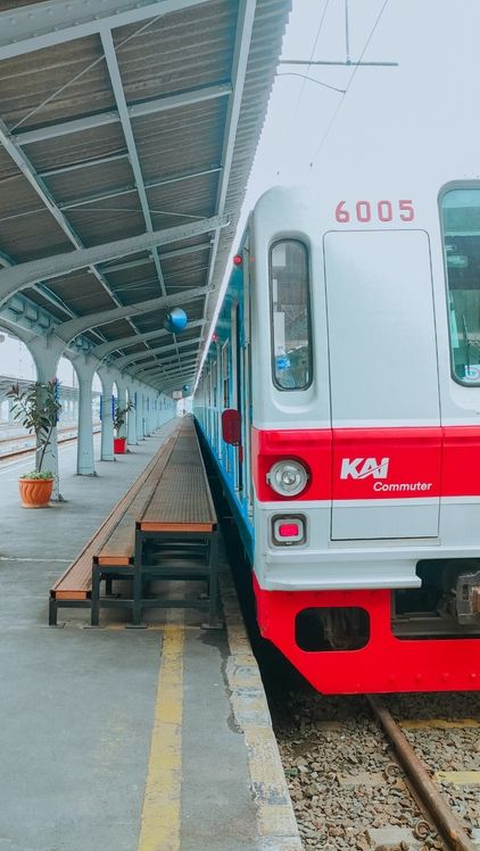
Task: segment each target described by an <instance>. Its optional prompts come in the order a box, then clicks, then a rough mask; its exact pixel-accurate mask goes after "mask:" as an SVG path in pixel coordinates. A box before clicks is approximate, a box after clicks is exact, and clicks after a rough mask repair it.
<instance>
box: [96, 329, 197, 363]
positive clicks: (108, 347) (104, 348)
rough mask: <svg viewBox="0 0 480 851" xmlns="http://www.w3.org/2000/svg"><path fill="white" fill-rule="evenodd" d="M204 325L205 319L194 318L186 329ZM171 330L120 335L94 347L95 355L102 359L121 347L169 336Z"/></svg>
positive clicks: (124, 347) (126, 347)
mask: <svg viewBox="0 0 480 851" xmlns="http://www.w3.org/2000/svg"><path fill="white" fill-rule="evenodd" d="M204 325H205V319H195V321H194V322H189V323H188V326H187V328H188V330H190V329H191V328H202V327H203V326H204ZM171 333H172V332H171V331H167V330H166V329H165V328H160V329H159V330H158V329H157V330H156V331H149V332H148V334H135V335H134V336H133V337H121V339H120V340H115V341H114V342H113V343H102V344H101V345H100V346H97V347H96V348H95V357H96V358H99V359H100V360H102V358H106V357H108V355H111V354H113V352H117V351H119V350H121V349H128V348H129V347H130V346H136V345H137V344H138V343H146V342H147V341H148V340H156V339H158V337H169V336H171Z"/></svg>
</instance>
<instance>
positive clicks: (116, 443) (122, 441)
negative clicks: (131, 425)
mask: <svg viewBox="0 0 480 851" xmlns="http://www.w3.org/2000/svg"><path fill="white" fill-rule="evenodd" d="M126 445H127V438H126V437H114V438H113V451H114V453H115V455H125V449H126Z"/></svg>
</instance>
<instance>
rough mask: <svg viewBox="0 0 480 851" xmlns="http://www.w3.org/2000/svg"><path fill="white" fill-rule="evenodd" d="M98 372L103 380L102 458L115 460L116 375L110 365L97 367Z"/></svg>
mask: <svg viewBox="0 0 480 851" xmlns="http://www.w3.org/2000/svg"><path fill="white" fill-rule="evenodd" d="M97 372H98V375H99V376H100V381H101V382H102V434H101V438H100V440H101V452H100V458H101V460H102V461H115V455H114V453H113V417H112V398H113V382H114V376H113V374H112V373H111V371H110V370H109V369H108V367H100V368H99V369H97Z"/></svg>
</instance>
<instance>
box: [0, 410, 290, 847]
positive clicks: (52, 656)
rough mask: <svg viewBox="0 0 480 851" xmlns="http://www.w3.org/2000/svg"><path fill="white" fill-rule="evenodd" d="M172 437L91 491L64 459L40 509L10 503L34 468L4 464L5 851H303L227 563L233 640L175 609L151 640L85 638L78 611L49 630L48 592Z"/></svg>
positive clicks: (0, 507) (163, 613) (114, 626)
mask: <svg viewBox="0 0 480 851" xmlns="http://www.w3.org/2000/svg"><path fill="white" fill-rule="evenodd" d="M167 432H168V426H167V427H164V428H163V430H161V431H160V432H159V433H158V434H157V435H155V436H153V437H150V438H147V439H146V440H144V441H142V442H141V443H140V444H139V446H136V447H132V452H131V453H130V454H129V455H126V456H123V457H122V456H120V457H119V458H118V460H117V461H116V462H114V463H113V462H98V465H97V471H98V476H97V477H95V478H90V477H85V478H84V477H78V476H75V475H74V470H75V452H76V447H75V445H68V446H66V447H63V448H61V449H60V470H61V492H62V494H63V496H64V497H65V499H66V500H67V501H66V502H65V503H63V504H59V505H58V506H56V507H52V508H49V509H47V510H41V511H28V510H25V509H22V508H21V507H20V504H19V498H18V495H17V476H18V474H19V472H24V471H25V470H27V469H29V467H30V466H31V460H29V459H22V460H21V461H20V462H15V463H10V464H1V465H0V530H1V536H0V683H1V685H0V753H1V759H0V789H1V801H2V803H1V807H0V851H98V849H102V851H246V849H252V851H256V849H258V851H266V849H269V851H298V849H300V848H301V845H300V842H299V840H298V833H297V830H296V824H295V821H294V818H293V812H292V809H291V804H290V801H289V798H288V794H287V791H286V786H285V782H284V779H283V773H282V770H281V766H280V762H279V758H278V752H277V750H276V745H275V742H274V738H273V733H272V731H271V727H270V719H269V714H268V710H267V707H266V701H265V695H264V693H263V688H262V684H261V680H260V676H259V673H258V668H257V666H256V663H255V660H254V659H253V656H252V654H251V650H250V646H249V643H248V640H247V638H246V635H245V632H244V628H243V625H242V622H241V618H240V616H239V612H238V608H237V603H236V600H235V596H234V594H233V591H232V586H231V583H230V580H229V574H228V569H227V565H226V564H225V563H224V562H223V564H222V569H223V573H222V587H223V597H224V606H225V614H226V624H227V629H226V630H221V631H205V630H204V629H203V628H202V626H201V622H202V614H201V613H200V612H195V611H193V610H187V611H186V612H183V611H181V610H168V609H167V610H155V612H154V613H152V620H151V621H149V627H148V629H146V630H129V629H125V628H124V624H123V622H122V617H123V616H122V614H121V613H120V612H115V613H113V612H111V613H110V612H108V615H106V618H105V628H104V629H100V630H95V629H88V628H84V627H85V625H86V624H87V623H88V619H89V617H88V616H89V613H88V611H86V610H62V611H61V612H60V613H59V623H65V626H64V627H63V628H60V629H59V628H49V627H48V626H47V619H48V592H49V588H50V586H51V585H52V583H53V581H54V580H55V579H56V577H57V576H58V575H59V574H60V573H61V572H62V571H63V570H64V569H65V567H66V566H67V564H68V563H69V562H70V561H71V560H72V558H73V557H74V556H75V555H76V553H78V551H79V550H80V549H81V547H82V546H83V544H84V543H85V541H86V540H87V539H88V538H89V537H90V535H91V534H92V533H93V532H94V531H95V529H96V528H97V527H98V525H99V524H100V522H101V519H102V518H103V517H105V516H106V514H107V513H108V512H109V511H110V509H111V507H112V506H113V505H114V503H115V502H117V500H118V499H119V498H120V496H121V495H122V493H124V492H125V490H126V489H127V488H128V487H129V485H130V484H131V483H132V482H133V481H134V479H135V478H136V477H137V476H138V474H139V473H140V472H141V470H142V469H143V468H144V467H145V465H146V464H147V463H148V461H149V460H150V458H151V457H152V455H153V454H154V453H155V452H156V451H157V449H158V448H159V446H160V444H161V442H162V441H163V439H164V436H165V434H166V433H167ZM192 593H193V589H192ZM107 618H108V620H107Z"/></svg>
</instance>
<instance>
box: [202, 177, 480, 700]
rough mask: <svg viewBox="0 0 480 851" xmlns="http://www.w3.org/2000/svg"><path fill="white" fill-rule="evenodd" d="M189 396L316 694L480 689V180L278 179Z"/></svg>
mask: <svg viewBox="0 0 480 851" xmlns="http://www.w3.org/2000/svg"><path fill="white" fill-rule="evenodd" d="M234 263H235V265H234V270H233V273H232V277H231V281H230V285H229V288H228V291H227V294H226V298H225V301H224V304H223V308H222V312H221V314H220V316H219V320H218V325H217V328H216V331H215V335H214V338H213V341H212V344H211V346H210V350H209V353H208V357H207V359H206V361H205V365H204V369H203V374H202V377H201V380H200V383H199V386H198V388H197V393H196V397H195V414H196V417H197V420H198V422H199V425H200V427H201V429H202V431H203V433H204V435H205V437H206V439H207V441H208V444H209V446H210V448H211V451H212V453H213V456H214V458H215V459H216V462H217V464H218V468H219V472H220V475H221V476H222V479H223V486H224V490H225V492H226V493H227V495H228V498H229V500H230V504H231V507H232V511H233V513H234V515H235V517H236V519H237V522H238V525H239V529H240V533H241V535H242V538H243V541H244V544H245V547H246V549H247V551H248V553H249V558H250V561H251V564H252V574H253V585H254V591H255V597H256V606H257V616H258V623H259V626H260V630H261V633H262V635H263V636H264V637H265V638H267V639H269V640H270V641H272V642H273V643H274V644H275V645H276V646H277V647H278V648H279V649H280V650H281V651H282V652H283V653H284V654H285V656H286V657H287V658H288V659H289V660H290V661H291V662H292V663H293V665H294V666H295V667H296V668H297V669H298V670H299V671H300V672H301V673H302V674H303V675H304V676H305V677H306V678H307V679H308V680H309V681H310V682H311V683H312V684H313V685H314V686H315V687H316V688H317V689H318V690H319V691H321V692H325V693H354V692H395V691H442V690H445V691H447V690H476V689H478V688H479V687H480V182H479V181H464V182H462V181H459V182H457V183H453V182H452V183H447V184H446V185H444V186H443V187H440V186H438V187H436V188H435V190H434V191H433V190H432V191H431V192H429V191H427V190H426V189H423V191H422V193H421V194H420V195H419V196H418V197H408V198H403V197H383V198H382V197H378V198H376V197H374V198H365V197H363V198H362V197H352V198H345V197H344V198H342V197H339V196H338V195H336V194H335V192H334V191H332V192H330V193H327V194H325V195H324V196H323V197H321V199H320V196H319V195H318V194H317V195H315V194H314V193H310V192H307V191H306V190H291V189H280V188H276V189H272V190H270V191H268V192H267V193H266V194H265V195H264V196H263V197H262V198H261V199H260V200H259V202H258V203H257V205H256V207H255V209H254V211H253V213H252V214H251V217H250V220H249V223H248V227H247V230H246V233H245V236H244V239H243V242H242V244H241V249H240V251H239V255H238V256H237V257H236V258H235V261H234Z"/></svg>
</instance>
